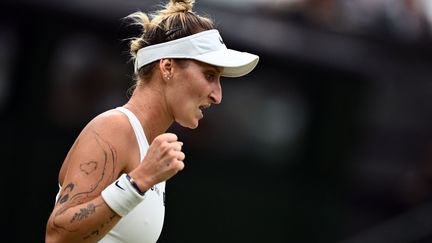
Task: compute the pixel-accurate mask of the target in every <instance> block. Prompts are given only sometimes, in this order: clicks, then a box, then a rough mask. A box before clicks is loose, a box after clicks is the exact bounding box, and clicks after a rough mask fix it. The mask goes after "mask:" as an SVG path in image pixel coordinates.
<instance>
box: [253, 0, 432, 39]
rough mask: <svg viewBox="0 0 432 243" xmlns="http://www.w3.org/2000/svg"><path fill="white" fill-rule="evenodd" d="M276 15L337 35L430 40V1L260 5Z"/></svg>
mask: <svg viewBox="0 0 432 243" xmlns="http://www.w3.org/2000/svg"><path fill="white" fill-rule="evenodd" d="M258 2H259V3H260V8H261V7H266V8H267V9H269V10H270V11H271V12H272V13H276V14H279V15H282V16H289V17H292V16H297V17H301V18H302V19H303V20H306V21H308V22H311V23H313V24H318V25H320V26H325V27H327V28H330V29H333V30H336V31H349V32H354V33H359V34H366V33H367V34H374V33H375V34H377V35H380V34H384V35H388V34H390V35H392V36H394V37H396V38H400V39H402V40H407V41H415V40H419V39H421V38H424V37H427V38H430V32H431V28H432V1H430V0H273V1H258Z"/></svg>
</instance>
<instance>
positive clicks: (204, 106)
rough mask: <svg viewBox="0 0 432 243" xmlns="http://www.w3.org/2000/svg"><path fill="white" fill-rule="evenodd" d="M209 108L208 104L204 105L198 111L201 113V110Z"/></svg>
mask: <svg viewBox="0 0 432 243" xmlns="http://www.w3.org/2000/svg"><path fill="white" fill-rule="evenodd" d="M209 107H210V104H206V105H201V106H200V107H199V109H200V110H201V111H203V110H205V109H208V108H209Z"/></svg>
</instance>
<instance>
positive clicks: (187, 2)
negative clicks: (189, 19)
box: [166, 0, 195, 13]
mask: <svg viewBox="0 0 432 243" xmlns="http://www.w3.org/2000/svg"><path fill="white" fill-rule="evenodd" d="M194 3H195V0H170V2H169V3H168V4H167V5H166V11H167V12H168V13H178V12H188V11H192V7H193V5H194Z"/></svg>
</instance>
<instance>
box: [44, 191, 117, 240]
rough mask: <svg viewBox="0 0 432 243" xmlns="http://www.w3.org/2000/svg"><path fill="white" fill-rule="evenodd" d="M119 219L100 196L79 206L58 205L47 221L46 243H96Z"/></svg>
mask: <svg viewBox="0 0 432 243" xmlns="http://www.w3.org/2000/svg"><path fill="white" fill-rule="evenodd" d="M120 218H121V217H120V216H119V215H118V214H116V213H115V212H114V211H112V209H111V208H110V207H108V205H107V204H106V203H105V201H104V200H103V199H102V197H101V196H98V197H96V198H95V199H93V200H91V201H88V202H86V203H83V204H79V205H74V206H69V207H62V206H59V205H58V207H57V208H56V209H55V210H54V211H53V213H52V215H51V216H50V219H49V221H48V225H47V231H46V242H47V243H49V242H62V243H67V242H75V243H76V242H83V243H84V242H97V241H98V240H100V239H102V238H103V237H104V236H105V235H106V234H107V233H108V232H109V231H110V230H111V229H112V228H113V227H114V226H115V225H116V224H117V222H118V221H119V220H120Z"/></svg>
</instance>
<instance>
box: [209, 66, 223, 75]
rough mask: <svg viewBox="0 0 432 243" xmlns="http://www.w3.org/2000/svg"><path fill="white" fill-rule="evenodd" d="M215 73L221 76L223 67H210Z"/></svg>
mask: <svg viewBox="0 0 432 243" xmlns="http://www.w3.org/2000/svg"><path fill="white" fill-rule="evenodd" d="M211 68H213V69H214V70H215V71H216V72H217V73H219V74H221V73H222V71H223V67H218V66H211Z"/></svg>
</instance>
